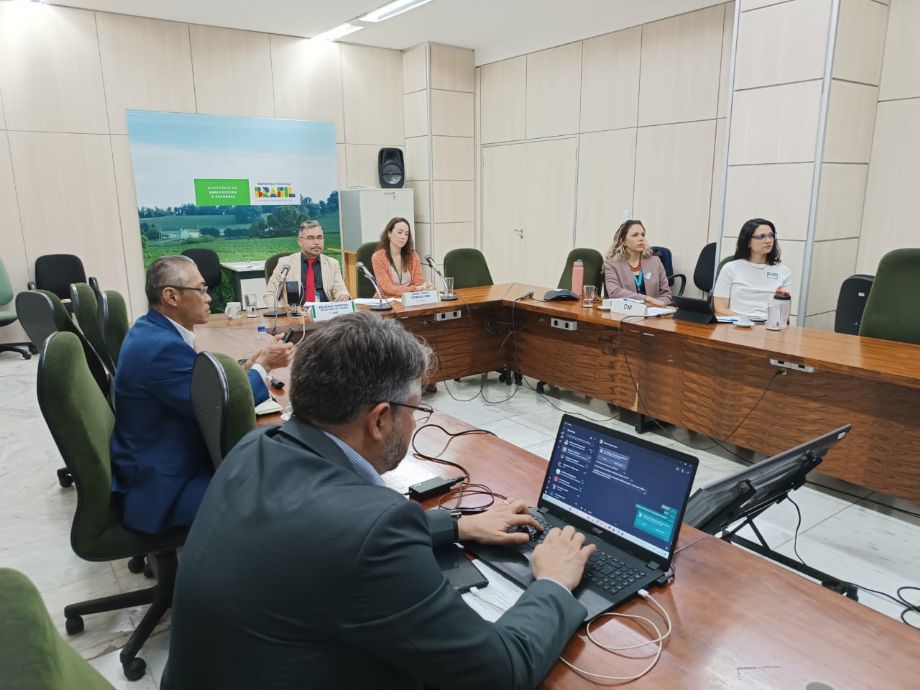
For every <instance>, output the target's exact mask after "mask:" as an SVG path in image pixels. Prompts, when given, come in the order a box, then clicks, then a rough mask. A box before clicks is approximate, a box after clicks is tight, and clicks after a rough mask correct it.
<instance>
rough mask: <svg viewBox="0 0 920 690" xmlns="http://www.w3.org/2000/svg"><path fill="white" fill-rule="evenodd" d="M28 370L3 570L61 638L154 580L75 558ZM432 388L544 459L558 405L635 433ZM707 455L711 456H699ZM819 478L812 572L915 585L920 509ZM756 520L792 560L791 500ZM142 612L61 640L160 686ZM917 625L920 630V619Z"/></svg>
mask: <svg viewBox="0 0 920 690" xmlns="http://www.w3.org/2000/svg"><path fill="white" fill-rule="evenodd" d="M35 371H36V359H32V360H31V361H28V362H23V361H21V360H19V359H18V357H16V356H15V355H11V354H6V353H4V354H0V387H2V390H3V398H2V400H0V567H13V568H17V569H19V570H21V571H23V572H25V573H26V574H27V575H28V576H29V577H30V578H31V579H32V580H33V581H34V582H35V584H36V586H37V587H38V588H39V591H40V592H41V594H42V596H43V598H44V600H45V603H46V605H47V606H48V609H49V611H50V612H51V614H52V617H53V618H54V621H55V623H56V625H57V626H58V628H59V629H60V630H61V631H62V632H63V629H64V617H63V613H62V610H63V607H64V606H65V605H66V604H68V603H73V602H76V601H81V600H84V599H88V598H92V597H94V596H102V595H106V594H111V593H115V592H119V591H128V590H131V589H136V588H139V587H145V586H148V584H149V582H148V581H147V580H145V579H144V577H143V576H141V575H133V574H131V573H130V572H129V571H128V570H127V567H126V564H125V562H118V563H88V562H86V561H82V560H80V559H79V558H77V557H76V556H75V555H74V554H73V552H72V551H71V549H70V543H69V528H70V521H71V518H72V517H73V510H74V507H75V496H74V492H73V490H72V489H61V488H60V487H59V486H58V484H57V477H56V475H55V470H56V469H57V468H58V467H59V466H60V465H61V461H60V459H59V456H58V454H57V450H56V448H55V446H54V443H53V441H52V439H51V436H50V434H49V433H48V430H47V428H46V427H45V424H44V421H43V420H42V418H41V414H40V412H39V410H38V404H37V402H36V399H35ZM530 384H533V382H530ZM438 388H439V390H438V393H436V394H432V395H428V396H426V402H429V403H430V404H432V405H433V406H434V407H435V408H437V409H438V410H441V411H444V412H447V413H448V414H451V415H454V416H455V417H458V418H460V419H463V420H465V421H466V422H468V423H470V424H474V425H476V426H479V427H482V428H484V429H488V430H490V431H493V432H494V433H495V434H497V435H498V436H500V437H502V438H503V439H505V440H507V441H509V442H511V443H514V444H516V445H518V446H520V447H522V448H526V449H527V450H529V451H531V452H533V453H535V454H536V455H539V456H541V457H544V458H546V457H548V456H549V454H550V453H551V451H552V440H553V438H554V436H555V431H556V428H557V426H558V424H559V419H560V417H561V415H562V411H561V410H560V409H559V408H563V409H565V410H567V411H574V412H578V413H581V414H584V415H586V416H588V417H589V418H591V419H594V420H596V421H600V422H601V423H603V424H606V425H609V426H611V427H613V428H617V429H622V430H624V431H627V432H629V433H633V428H632V426H631V425H630V424H628V423H626V422H624V421H620V420H619V419H617V418H616V417H617V411H616V410H610V409H609V408H608V407H607V405H605V404H603V403H600V402H598V401H590V400H585V398H583V397H581V396H577V395H574V394H572V393H570V392H567V391H559V390H556V389H549V388H548V389H547V396H545V397H544V396H540V395H538V394H536V393H535V392H534V390H533V389H532V388H530V387H529V386H521V387H520V388H519V389H517V391H516V392H515V389H514V387H513V386H505V385H504V384H500V383H498V381H497V380H496V379H495V376H494V375H492V376H491V377H490V379H489V380H488V382H487V383H486V384H485V386H484V387H483V388H482V392H481V394H480V378H479V377H470V378H467V379H464V380H463V381H462V382H460V383H456V382H453V381H451V382H449V383H448V384H447V385H446V386H445V384H440V385H439V386H438ZM448 389H449V390H448ZM512 393H514V395H513V396H512V395H511V394H512ZM509 396H511V397H509ZM645 437H646V438H648V439H652V440H655V441H656V442H659V443H662V444H664V445H677V446H678V447H681V448H682V449H683V450H684V451H686V452H690V453H692V454H694V455H696V456H697V457H699V459H700V470H699V472H698V474H697V482H696V483H697V485H703V484H706V483H709V482H712V481H714V480H716V479H718V478H720V477H723V476H726V475H727V474H729V473H731V472H733V471H737V470H738V469H739V467H740V466H741V465H740V463H739V462H738V461H737V460H735V459H732V456H731V455H730V454H729V453H728V452H726V451H723V450H721V449H719V448H716V449H715V450H717V451H718V453H716V452H714V451H713V450H711V448H712V445H713V444H712V442H711V441H710V439H708V438H705V437H701V436H697V435H694V434H690V433H689V432H687V431H684V430H679V429H670V430H669V433H668V434H665V433H664V432H662V431H661V430H656V431H651V432H648V433H647V434H646V435H645ZM682 443H683V444H687V445H681V444H682ZM707 448H709V449H710V450H699V449H707ZM742 454H744V453H742ZM744 455H746V457H750V458H752V459H755V458H753V456H750V454H744ZM820 481H821V482H822V484H823V486H818V485H815V484H811V485H809V486H807V487H805V488H803V489H800V490H799V491H797V492H796V494H795V500H796V502H797V503H798V504H799V506H800V507H801V511H802V527H801V530H800V533H799V539H798V550H799V553H800V554H801V556H802V557H803V558H804V559H805V560H806V561H808V562H809V563H811V564H812V565H814V566H815V567H818V568H821V569H823V570H825V571H828V572H830V573H832V574H834V575H836V576H838V577H840V578H844V579H850V580H853V581H856V582H858V583H860V584H862V585H865V586H868V587H871V588H873V589H879V590H883V591H886V592H894V590H895V589H896V588H897V587H899V586H902V585H920V547H918V544H920V518H918V517H917V515H916V514H920V506H917V505H914V504H911V503H908V502H905V501H900V500H897V499H892V498H890V497H886V496H881V495H878V494H873V493H871V492H869V491H868V490H865V489H862V488H860V487H854V486H851V485H844V484H841V483H840V482H835V481H832V480H829V479H821V480H820ZM847 494H853V495H847ZM911 513H914V515H911ZM758 524H759V526H760V528H761V531H762V532H763V533H764V535H765V536H766V538H767V540H768V541H769V542H770V544H771V546H773V547H774V548H777V549H778V550H779V551H781V552H783V553H786V554H792V551H793V547H792V538H793V534H794V530H795V524H796V513H795V510H794V508H793V507H792V506H791V505H789V504H788V503H783V504H781V505H778V506H775V507H773V508H771V509H770V510H769V511H768V512H767V513H765V514H764V515H763V516H762V517H761V519H760V520H759V521H758ZM860 599H861V601H862V602H863V603H864V604H865V605H867V606H871V607H873V608H876V609H878V610H879V611H882V612H883V613H885V614H887V615H890V616H895V617H896V616H897V615H898V613H899V612H900V609H898V608H897V607H896V606H895V605H894V604H892V603H890V602H888V601H886V600H885V599H882V598H880V597H877V596H875V595H872V594H869V593H863V594H861V595H860ZM142 615H143V608H139V609H131V610H128V611H122V612H115V613H111V614H99V615H95V616H88V617H87V618H86V630H85V631H84V632H83V633H80V634H79V635H76V636H74V637H70V638H68V639H69V640H70V642H71V644H73V646H74V647H75V648H76V649H77V650H78V651H79V652H80V653H81V654H82V655H83V656H84V657H86V658H88V659H91V660H92V663H93V665H94V666H95V667H96V668H98V669H99V670H100V671H101V672H102V673H103V674H104V675H105V676H106V677H107V678H108V679H109V680H110V681H111V682H112V683H113V684H114V685H115V687H117V688H131V690H150V689H155V688H157V687H158V684H159V680H160V676H161V674H162V671H163V666H164V664H165V661H166V654H167V649H168V645H169V632H168V626H169V619H168V617H167V619H166V620H165V622H164V624H162V625H161V626H160V628H161V632H158V633H156V634H155V635H154V636H153V637H152V638H151V639H150V640H149V641H148V643H147V644H146V645H145V647H144V649H143V652H142V656H143V658H145V659H146V660H147V663H148V673H147V675H146V676H145V677H144V678H143V679H141V680H140V681H137V682H134V683H129V682H128V681H126V680H125V679H124V677H123V675H122V673H121V666H120V664H119V663H118V654H117V650H118V649H119V647H120V646H121V645H122V644H123V643H124V641H125V640H126V639H127V637H128V636H129V635H130V633H131V631H132V630H133V628H134V626H135V625H136V624H137V621H138V620H139V619H140V617H141V616H142ZM912 620H914V621H915V622H916V623H918V624H920V616H917V617H913V618H912Z"/></svg>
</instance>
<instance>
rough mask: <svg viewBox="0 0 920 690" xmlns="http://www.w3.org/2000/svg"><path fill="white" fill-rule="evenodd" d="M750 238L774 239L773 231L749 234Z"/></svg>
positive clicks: (760, 239) (759, 239)
mask: <svg viewBox="0 0 920 690" xmlns="http://www.w3.org/2000/svg"><path fill="white" fill-rule="evenodd" d="M751 239H754V240H757V241H758V242H763V241H764V240H775V239H776V233H775V232H762V233H760V234H758V235H751Z"/></svg>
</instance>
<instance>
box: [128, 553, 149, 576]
mask: <svg viewBox="0 0 920 690" xmlns="http://www.w3.org/2000/svg"><path fill="white" fill-rule="evenodd" d="M146 565H147V563H146V560H145V559H144V557H143V556H132V557H131V559H130V560H129V561H128V570H130V571H131V572H132V573H134V574H135V575H137V574H138V573H142V572H144V568H145V566H146Z"/></svg>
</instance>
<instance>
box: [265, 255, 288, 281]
mask: <svg viewBox="0 0 920 690" xmlns="http://www.w3.org/2000/svg"><path fill="white" fill-rule="evenodd" d="M290 253H291V252H279V253H277V254H272V255H271V256H270V257H268V258H267V259H266V260H265V282H266V283H267V282H268V281H269V279H270V278H271V277H272V273H274V272H275V266H277V265H278V259H280V258H281V257H282V256H287V255H288V254H290Z"/></svg>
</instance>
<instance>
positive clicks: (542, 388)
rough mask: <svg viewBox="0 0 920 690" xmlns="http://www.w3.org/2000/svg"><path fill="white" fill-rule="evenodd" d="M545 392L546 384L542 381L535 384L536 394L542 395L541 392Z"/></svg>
mask: <svg viewBox="0 0 920 690" xmlns="http://www.w3.org/2000/svg"><path fill="white" fill-rule="evenodd" d="M545 390H546V383H545V382H544V381H538V382H537V393H539V394H540V395H543V392H544V391H545Z"/></svg>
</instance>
